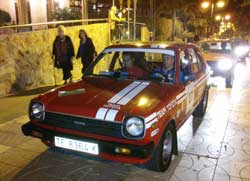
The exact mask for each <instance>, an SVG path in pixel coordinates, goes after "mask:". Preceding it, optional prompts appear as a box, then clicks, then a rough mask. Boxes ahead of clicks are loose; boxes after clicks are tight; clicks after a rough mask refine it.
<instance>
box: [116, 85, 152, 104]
mask: <svg viewBox="0 0 250 181" xmlns="http://www.w3.org/2000/svg"><path fill="white" fill-rule="evenodd" d="M148 85H149V82H143V83H141V84H140V85H139V86H137V87H136V88H135V89H133V90H132V91H131V92H129V93H128V94H127V95H126V96H125V97H123V98H122V99H121V100H119V101H118V102H117V104H120V105H126V104H127V103H128V102H129V101H131V100H132V99H133V98H134V97H135V96H137V95H138V94H139V93H140V92H141V91H143V90H144V89H145V88H146V87H147V86H148Z"/></svg>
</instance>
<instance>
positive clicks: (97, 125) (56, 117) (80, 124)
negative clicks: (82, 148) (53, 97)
mask: <svg viewBox="0 0 250 181" xmlns="http://www.w3.org/2000/svg"><path fill="white" fill-rule="evenodd" d="M43 122H44V123H45V124H49V125H52V126H55V127H60V128H66V129H72V130H78V131H82V132H85V133H92V134H97V135H104V136H112V137H116V138H123V137H122V134H121V123H116V122H110V121H103V120H96V119H91V118H84V117H78V116H72V115H65V114H59V113H52V112H46V113H45V119H44V121H43Z"/></svg>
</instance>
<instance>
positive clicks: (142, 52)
mask: <svg viewBox="0 0 250 181" xmlns="http://www.w3.org/2000/svg"><path fill="white" fill-rule="evenodd" d="M175 64H176V61H175V52H174V50H171V49H155V48H109V49H106V50H104V51H103V52H102V54H100V55H99V56H98V58H97V59H96V61H95V62H94V63H93V64H92V65H91V67H90V68H89V69H88V70H87V72H86V73H85V75H86V76H101V77H110V78H115V79H136V80H151V81H153V80H156V81H164V82H167V83H174V82H175V72H176V71H175V67H176V66H175Z"/></svg>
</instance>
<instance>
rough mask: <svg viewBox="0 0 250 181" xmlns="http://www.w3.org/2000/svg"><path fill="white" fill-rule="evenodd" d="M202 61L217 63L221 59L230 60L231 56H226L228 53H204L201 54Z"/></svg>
mask: <svg viewBox="0 0 250 181" xmlns="http://www.w3.org/2000/svg"><path fill="white" fill-rule="evenodd" d="M202 55H203V57H204V59H205V60H206V61H207V62H211V61H219V60H222V59H227V58H229V59H232V58H233V57H232V55H231V54H228V53H212V52H204V53H203V54H202Z"/></svg>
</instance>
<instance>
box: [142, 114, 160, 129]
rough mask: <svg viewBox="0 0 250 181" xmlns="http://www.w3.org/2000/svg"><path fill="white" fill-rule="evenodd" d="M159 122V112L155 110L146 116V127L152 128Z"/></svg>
mask: <svg viewBox="0 0 250 181" xmlns="http://www.w3.org/2000/svg"><path fill="white" fill-rule="evenodd" d="M157 122H158V118H157V113H156V112H154V113H153V114H151V115H150V116H148V117H146V118H145V124H146V129H148V128H151V127H152V126H154V125H155V124H156V123H157Z"/></svg>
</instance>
